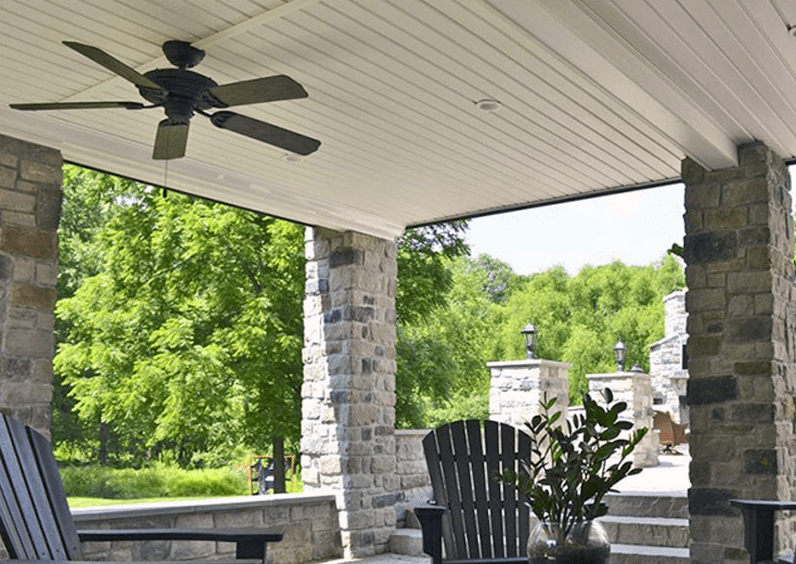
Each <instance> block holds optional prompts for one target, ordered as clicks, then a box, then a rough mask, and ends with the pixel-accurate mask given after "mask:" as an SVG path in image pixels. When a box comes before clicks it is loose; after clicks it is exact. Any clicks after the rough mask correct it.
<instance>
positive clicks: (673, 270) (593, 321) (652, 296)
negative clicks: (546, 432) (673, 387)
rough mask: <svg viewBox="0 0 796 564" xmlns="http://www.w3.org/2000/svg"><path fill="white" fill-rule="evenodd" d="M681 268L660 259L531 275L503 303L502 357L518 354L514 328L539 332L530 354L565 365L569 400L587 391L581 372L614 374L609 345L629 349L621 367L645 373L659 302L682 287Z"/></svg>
mask: <svg viewBox="0 0 796 564" xmlns="http://www.w3.org/2000/svg"><path fill="white" fill-rule="evenodd" d="M684 284H685V279H684V276H683V271H682V267H681V266H680V263H678V262H677V259H675V258H674V257H672V256H671V255H665V256H664V257H663V258H662V259H661V260H660V261H659V262H658V263H657V264H655V265H653V266H646V267H636V266H626V265H624V264H622V263H621V262H619V261H617V262H614V263H611V264H608V265H604V266H597V267H592V266H587V267H584V268H583V269H582V270H581V271H580V272H579V273H578V274H577V275H576V276H572V277H570V276H568V275H567V274H566V272H564V270H563V269H562V268H560V267H557V268H553V269H550V270H548V271H546V272H543V273H540V274H536V275H533V276H531V277H530V278H529V279H528V280H527V282H526V283H525V285H524V287H523V288H522V289H521V290H518V291H516V292H514V293H513V294H512V295H511V296H510V298H509V299H508V300H507V302H506V306H505V310H506V314H505V321H504V324H503V326H502V328H501V339H502V342H503V351H504V352H505V357H504V358H506V359H520V358H523V357H524V354H525V351H524V349H523V344H522V340H521V339H520V338H519V331H520V329H521V328H522V327H523V325H525V323H526V322H527V321H528V320H530V321H532V322H533V323H534V325H536V327H537V329H538V330H539V334H538V338H537V340H538V344H537V348H536V352H537V354H536V356H537V357H538V358H545V359H549V360H558V361H562V362H567V363H570V364H572V368H571V369H570V372H569V374H570V399H571V400H572V401H578V399H579V398H580V394H581V392H584V391H587V388H588V382H587V380H586V374H592V373H599V372H611V371H613V370H615V369H616V361H615V359H614V353H613V347H614V345H615V344H616V342H617V341H619V340H622V341H623V342H624V343H625V344H626V345H627V347H628V351H627V359H626V362H625V365H626V366H627V367H628V368H630V367H631V366H633V365H635V364H639V365H640V366H641V367H642V368H643V369H644V370H645V371H648V370H649V346H650V345H651V344H652V343H654V342H655V341H657V340H658V339H660V338H662V337H663V318H664V308H663V298H664V297H665V296H666V295H668V294H669V293H671V292H672V291H674V290H677V289H681V288H683V287H684Z"/></svg>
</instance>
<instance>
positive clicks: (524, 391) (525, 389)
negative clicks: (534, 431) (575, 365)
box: [486, 358, 572, 427]
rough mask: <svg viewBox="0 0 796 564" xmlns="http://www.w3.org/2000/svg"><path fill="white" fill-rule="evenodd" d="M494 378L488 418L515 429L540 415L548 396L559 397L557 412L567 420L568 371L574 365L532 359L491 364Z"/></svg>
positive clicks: (490, 368) (490, 390)
mask: <svg viewBox="0 0 796 564" xmlns="http://www.w3.org/2000/svg"><path fill="white" fill-rule="evenodd" d="M486 365H487V367H488V368H489V371H490V373H491V375H492V379H491V381H490V387H489V418H490V419H492V420H493V421H500V422H501V423H508V424H509V425H513V426H515V427H522V426H524V424H525V422H526V421H530V420H531V418H532V417H533V416H534V415H536V414H537V413H539V403H540V402H541V401H542V398H543V396H544V394H545V393H546V394H547V396H548V397H549V398H552V397H553V396H555V397H557V398H558V400H557V401H556V405H555V407H554V408H553V409H554V410H561V411H562V412H563V413H562V415H561V416H562V417H563V418H564V419H566V417H567V408H568V407H569V368H570V367H571V366H572V365H571V364H566V363H564V362H556V361H553V360H542V359H539V358H533V359H529V360H512V361H504V362H488V363H487V364H486Z"/></svg>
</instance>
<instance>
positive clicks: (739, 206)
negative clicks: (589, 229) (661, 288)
mask: <svg viewBox="0 0 796 564" xmlns="http://www.w3.org/2000/svg"><path fill="white" fill-rule="evenodd" d="M738 159H739V166H738V167H734V168H729V169H722V170H715V171H707V170H704V169H703V168H702V167H700V166H699V165H698V164H697V163H695V162H693V161H691V160H689V159H686V160H685V161H683V167H682V172H683V180H684V182H685V183H686V210H687V212H686V216H685V224H686V238H685V245H684V248H685V256H686V263H687V267H686V279H687V284H688V293H687V295H686V307H687V310H688V334H689V341H688V354H689V374H690V379H689V384H688V399H689V404H690V418H691V421H690V423H691V434H690V438H689V442H690V447H691V448H690V451H691V456H692V462H691V467H690V478H691V484H692V487H691V489H690V491H689V508H690V514H691V525H690V528H691V538H692V543H691V561H692V562H694V563H705V564H707V563H715V562H725V563H736V562H737V563H739V564H740V563H742V562H748V556H747V555H746V551H745V550H744V549H743V522H742V519H741V515H740V512H739V511H738V510H736V509H734V508H732V507H730V506H729V504H728V501H729V499H731V498H752V499H782V500H792V499H796V498H795V497H794V495H796V491H794V474H793V468H794V467H795V466H794V464H795V463H796V440H794V439H796V437H795V436H794V413H796V406H794V397H796V370H795V369H794V368H795V367H794V361H793V359H794V353H795V352H796V351H794V342H795V341H794V335H795V333H794V320H795V319H796V315H795V314H794V305H793V304H794V301H793V300H794V269H793V262H792V261H793V222H792V218H791V215H790V211H791V195H790V178H789V176H788V172H787V169H786V167H785V164H784V162H783V161H782V160H781V159H780V158H779V157H777V156H776V155H775V154H774V153H772V152H771V151H770V150H769V149H768V148H767V147H766V146H765V145H763V144H761V143H754V144H750V145H744V146H741V147H739V151H738ZM793 525H794V519H793V518H792V517H788V516H780V517H779V518H778V519H777V523H776V544H777V547H778V548H779V549H780V550H788V549H789V548H791V547H789V543H790V536H791V535H792V534H793V531H794V528H793Z"/></svg>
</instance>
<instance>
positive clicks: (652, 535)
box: [599, 516, 690, 548]
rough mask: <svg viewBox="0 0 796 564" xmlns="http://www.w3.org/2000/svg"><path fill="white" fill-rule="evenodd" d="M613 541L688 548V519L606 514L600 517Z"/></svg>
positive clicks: (627, 543)
mask: <svg viewBox="0 0 796 564" xmlns="http://www.w3.org/2000/svg"><path fill="white" fill-rule="evenodd" d="M599 521H600V523H601V524H602V525H603V527H605V530H606V532H607V533H608V536H609V537H610V539H611V542H612V543H619V544H626V545H648V546H664V547H668V548H688V544H689V541H690V534H689V532H688V519H668V518H666V517H629V516H613V517H612V516H606V517H601V518H600V519H599Z"/></svg>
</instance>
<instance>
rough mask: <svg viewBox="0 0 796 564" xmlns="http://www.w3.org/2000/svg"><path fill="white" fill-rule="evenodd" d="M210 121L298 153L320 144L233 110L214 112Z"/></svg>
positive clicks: (309, 150) (300, 153) (310, 151)
mask: <svg viewBox="0 0 796 564" xmlns="http://www.w3.org/2000/svg"><path fill="white" fill-rule="evenodd" d="M210 121H212V122H213V125H215V126H216V127H220V128H221V129H228V130H230V131H234V132H235V133H240V134H241V135H245V136H247V137H251V138H252V139H257V140H258V141H262V142H263V143H268V144H269V145H274V146H276V147H279V148H281V149H285V150H286V151H290V152H291V153H296V154H299V155H309V154H310V153H314V152H315V151H317V150H318V147H320V146H321V142H320V141H318V140H317V139H312V138H311V137H306V136H304V135H301V134H299V133H295V132H293V131H289V130H287V129H282V128H281V127H277V126H275V125H271V124H270V123H265V122H264V121H260V120H257V119H254V118H250V117H247V116H242V115H240V114H236V113H234V112H216V113H214V114H213V115H212V116H210Z"/></svg>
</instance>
